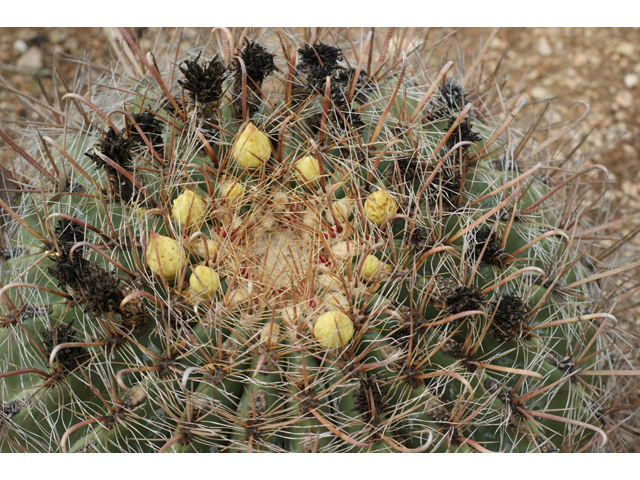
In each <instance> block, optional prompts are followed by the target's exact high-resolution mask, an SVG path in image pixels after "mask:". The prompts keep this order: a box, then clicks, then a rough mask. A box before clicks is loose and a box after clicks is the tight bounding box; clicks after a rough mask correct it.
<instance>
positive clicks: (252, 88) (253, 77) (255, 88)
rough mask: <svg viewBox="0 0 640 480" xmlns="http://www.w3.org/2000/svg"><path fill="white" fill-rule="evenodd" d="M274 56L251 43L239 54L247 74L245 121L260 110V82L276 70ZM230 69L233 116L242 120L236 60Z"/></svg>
mask: <svg viewBox="0 0 640 480" xmlns="http://www.w3.org/2000/svg"><path fill="white" fill-rule="evenodd" d="M274 56H275V55H273V54H271V53H269V52H268V51H267V49H266V48H264V47H263V46H262V45H260V44H259V43H257V42H253V41H248V42H246V43H245V44H244V48H243V49H242V52H240V59H242V63H244V68H245V71H246V74H247V98H246V109H247V119H249V118H251V117H252V116H253V115H254V114H255V113H256V112H257V111H258V109H259V108H260V104H261V103H262V94H261V92H260V89H261V88H262V82H263V81H264V79H265V78H266V77H268V76H269V75H271V74H272V73H273V72H274V71H275V70H276V65H275V63H273V57H274ZM230 69H231V70H232V71H233V76H234V83H233V102H232V104H231V107H232V111H233V116H234V117H235V118H236V119H238V120H242V65H241V64H240V62H239V61H238V59H234V61H233V62H232V63H231V66H230Z"/></svg>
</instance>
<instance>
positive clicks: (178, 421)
mask: <svg viewBox="0 0 640 480" xmlns="http://www.w3.org/2000/svg"><path fill="white" fill-rule="evenodd" d="M120 32H121V36H122V43H121V45H120V48H121V49H124V50H126V52H127V53H128V55H125V57H126V58H127V59H129V60H130V63H126V62H123V63H122V64H121V65H120V66H119V67H118V68H120V69H121V70H118V71H113V70H106V71H108V72H109V73H108V75H106V76H105V77H104V78H101V79H98V81H96V82H94V83H92V84H91V85H90V86H89V88H90V93H89V94H87V95H84V96H83V95H80V94H77V93H73V92H74V91H81V88H80V87H79V86H78V89H77V90H74V88H75V87H72V86H68V87H65V88H68V89H67V94H66V95H65V96H64V97H63V99H62V101H63V104H64V105H66V109H65V111H64V112H62V111H61V110H59V109H57V108H55V107H53V106H49V105H46V108H45V112H47V113H48V114H50V116H51V118H52V121H51V125H54V126H53V127H50V126H47V127H46V128H42V129H40V130H37V129H35V128H29V129H27V130H26V131H25V132H24V135H23V138H22V141H21V142H20V143H21V147H20V146H18V145H17V143H15V142H13V141H12V140H10V139H9V137H8V136H7V135H3V136H4V137H6V141H7V142H8V143H9V145H10V146H11V147H12V148H13V149H14V150H15V152H16V154H17V155H19V157H21V158H22V159H24V160H26V163H28V164H30V165H27V167H28V168H25V170H24V171H25V172H32V174H31V175H30V176H29V177H28V178H27V179H26V180H25V181H23V182H22V183H21V191H20V195H19V197H18V198H17V199H16V200H15V201H14V205H9V204H7V202H5V201H2V203H1V206H2V208H3V210H4V212H5V215H6V216H7V217H8V218H9V219H10V220H11V225H10V226H11V229H10V230H9V231H10V236H9V237H8V238H10V240H7V246H6V248H5V258H4V261H3V263H2V265H1V266H0V272H1V275H0V278H2V285H1V289H0V297H1V300H2V309H3V312H2V315H3V316H2V320H1V321H0V386H1V391H2V401H3V404H2V405H3V410H2V413H1V416H0V447H1V448H2V450H3V451H16V452H17V451H37V452H56V451H63V452H90V451H111V452H168V451H171V452H188V451H197V452H258V451H266V452H287V451H293V452H316V451H318V452H395V451H400V452H432V451H436V452H445V451H450V452H458V451H506V452H512V451H514V452H550V451H584V450H595V449H601V448H608V447H607V445H610V444H611V437H612V432H613V434H615V428H614V427H615V425H614V422H613V420H612V419H611V418H610V416H609V414H610V411H613V410H615V408H614V407H615V406H617V405H618V404H617V403H616V402H617V401H618V400H619V398H620V396H623V395H624V393H623V390H624V388H621V387H620V385H622V386H623V387H624V386H628V383H625V382H632V381H633V378H634V375H636V374H637V372H636V371H635V370H633V369H632V368H633V367H632V366H631V363H630V361H629V359H628V358H627V357H625V355H624V354H623V350H622V349H620V348H618V347H617V345H618V340H619V339H618V337H619V335H620V333H619V332H618V330H617V329H616V318H615V317H614V315H612V314H611V313H608V311H606V310H605V309H604V307H603V303H602V302H601V296H602V295H601V290H600V286H599V281H601V280H602V279H606V278H608V277H611V276H614V275H619V274H620V273H622V272H624V271H626V270H627V269H629V268H632V267H634V265H633V264H632V265H627V266H622V267H620V266H613V267H609V268H607V267H603V264H604V262H598V261H597V260H596V259H595V252H594V246H593V241H592V240H591V238H592V237H593V236H594V235H595V234H596V233H598V232H600V231H601V230H603V229H604V228H606V226H607V225H606V220H605V221H604V222H603V221H602V219H601V218H597V216H593V215H590V213H591V212H592V211H594V210H595V207H594V205H596V203H595V202H597V201H598V200H599V199H598V198H595V200H594V203H593V204H591V205H584V203H585V202H586V201H587V199H588V198H590V197H588V196H587V194H586V193H585V191H586V189H587V187H588V186H589V185H586V186H585V185H583V184H581V183H580V182H581V180H582V179H583V178H585V177H587V178H589V179H590V180H592V181H595V180H598V175H599V173H598V170H597V169H594V168H587V169H585V170H583V171H574V170H571V169H568V168H566V165H565V164H563V163H562V162H558V161H557V159H556V158H554V157H553V156H552V154H551V153H550V151H549V149H548V147H549V145H550V144H551V143H549V142H551V141H553V140H554V139H553V138H551V139H550V140H549V142H538V141H536V137H535V136H533V135H532V134H533V133H534V132H535V131H536V128H537V126H538V124H539V123H538V121H539V120H538V119H534V120H533V124H532V126H531V128H529V129H524V130H519V129H513V128H511V127H510V124H511V122H512V121H513V119H514V118H516V116H517V115H518V113H519V112H522V111H523V106H524V105H525V101H524V100H523V101H522V102H519V103H517V104H516V103H514V102H513V101H506V103H505V104H504V105H509V106H510V107H509V108H510V110H511V111H510V112H506V113H505V111H504V110H503V107H504V105H501V106H500V111H499V112H495V111H492V110H491V109H490V107H489V102H486V103H485V101H486V100H487V96H488V95H489V94H493V93H498V92H493V91H490V90H487V88H488V86H487V85H483V86H482V88H478V87H477V86H472V85H471V83H472V82H473V81H475V80H474V79H476V78H477V75H474V68H476V67H477V65H478V63H477V62H476V63H475V64H474V65H473V66H472V67H471V69H470V70H468V71H467V73H466V74H465V75H460V76H458V75H456V74H455V71H456V70H455V68H452V63H453V62H449V63H447V64H445V65H444V66H442V65H441V66H439V67H438V68H436V69H435V70H431V69H430V68H428V67H427V66H425V63H424V61H423V58H421V55H422V51H423V49H422V48H417V49H414V50H412V53H411V54H405V53H404V52H403V51H402V47H403V43H402V42H403V41H406V40H407V39H405V37H404V35H402V36H399V35H397V33H396V32H394V30H393V29H392V30H389V31H388V32H385V33H384V34H383V40H384V41H378V42H377V43H376V41H375V39H372V32H365V33H364V34H363V39H362V42H361V43H360V44H359V45H358V47H354V48H351V47H350V46H349V42H346V41H345V40H344V38H343V37H341V36H340V35H320V36H316V37H315V38H309V37H308V36H306V35H304V34H299V35H298V34H295V33H294V32H284V31H283V30H277V31H274V32H264V33H263V34H262V35H260V36H259V37H258V36H255V39H254V37H252V38H248V37H246V36H244V34H243V35H242V36H239V35H234V34H232V33H231V32H230V31H228V30H225V29H222V30H218V31H217V32H214V35H213V36H212V38H213V39H214V40H213V41H211V42H209V43H203V42H202V41H201V40H200V39H198V38H190V37H189V35H187V33H186V32H185V34H184V36H180V37H179V38H180V39H181V40H180V43H176V42H177V40H176V39H175V38H174V39H171V40H168V41H167V42H166V45H163V44H162V42H160V43H159V46H158V47H157V48H158V50H157V51H155V52H153V53H149V54H143V53H142V52H141V51H140V49H139V48H138V46H137V45H136V43H135V42H134V41H133V40H132V38H131V37H130V36H129V34H128V33H127V31H126V30H124V29H123V30H121V31H120ZM376 35H378V32H376ZM385 35H386V37H385ZM336 42H337V43H336ZM374 50H375V51H374ZM394 50H395V53H394ZM348 52H351V53H348ZM103 71H104V70H103ZM488 83H492V82H488ZM492 92H493V93H492ZM512 104H513V105H512ZM25 175H26V174H25ZM585 183H588V182H585ZM598 221H599V222H600V223H596V222H598ZM603 223H604V226H602V227H599V226H598V225H600V224H603ZM7 252H8V253H7ZM629 379H631V380H629ZM621 392H622V393H621Z"/></svg>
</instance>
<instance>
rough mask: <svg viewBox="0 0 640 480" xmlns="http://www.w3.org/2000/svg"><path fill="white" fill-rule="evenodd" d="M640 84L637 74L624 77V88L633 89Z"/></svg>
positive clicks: (639, 77) (628, 74)
mask: <svg viewBox="0 0 640 480" xmlns="http://www.w3.org/2000/svg"><path fill="white" fill-rule="evenodd" d="M638 83H640V76H638V75H636V74H635V73H627V74H626V75H625V76H624V86H625V87H627V88H633V87H635V86H636V85H638Z"/></svg>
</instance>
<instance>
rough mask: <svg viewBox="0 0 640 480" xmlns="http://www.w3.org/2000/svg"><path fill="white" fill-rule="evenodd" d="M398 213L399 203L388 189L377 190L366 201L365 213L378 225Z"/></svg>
mask: <svg viewBox="0 0 640 480" xmlns="http://www.w3.org/2000/svg"><path fill="white" fill-rule="evenodd" d="M396 213H398V204H397V203H396V201H395V200H394V199H393V197H392V196H391V195H389V192H387V191H386V190H383V189H380V190H376V191H375V192H373V193H372V194H371V195H369V198H367V201H366V202H364V214H365V215H366V216H367V218H368V219H369V220H371V221H372V222H373V223H375V224H376V225H378V226H379V225H382V224H383V223H384V221H385V220H386V219H387V218H389V217H390V216H392V215H395V214H396Z"/></svg>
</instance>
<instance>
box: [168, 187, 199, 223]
mask: <svg viewBox="0 0 640 480" xmlns="http://www.w3.org/2000/svg"><path fill="white" fill-rule="evenodd" d="M206 207H207V205H206V204H205V203H204V200H202V198H200V197H199V196H198V195H196V193H194V192H192V191H191V190H185V191H184V192H182V194H180V195H179V196H178V198H176V199H175V200H174V201H173V209H172V210H171V216H172V217H173V219H174V220H175V221H176V222H178V223H179V224H180V226H181V227H182V228H185V227H188V226H189V225H192V224H194V223H197V222H198V220H199V219H200V217H202V215H204V211H205V209H206Z"/></svg>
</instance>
